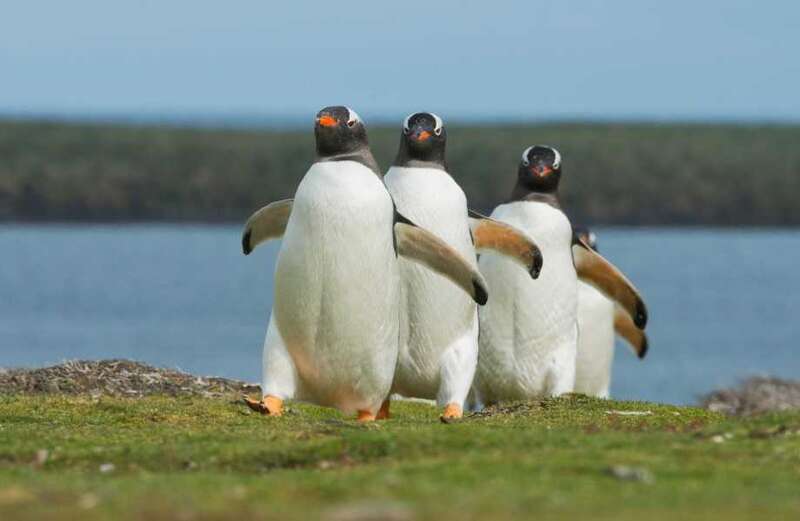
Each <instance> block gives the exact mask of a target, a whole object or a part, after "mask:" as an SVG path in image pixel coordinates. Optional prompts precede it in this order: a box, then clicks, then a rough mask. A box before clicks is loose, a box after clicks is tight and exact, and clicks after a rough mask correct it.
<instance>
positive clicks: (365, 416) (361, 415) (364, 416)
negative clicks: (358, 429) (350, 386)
mask: <svg viewBox="0 0 800 521" xmlns="http://www.w3.org/2000/svg"><path fill="white" fill-rule="evenodd" d="M356 420H358V421H360V422H361V423H367V422H373V421H375V415H374V414H372V413H371V412H370V411H358V416H357V417H356Z"/></svg>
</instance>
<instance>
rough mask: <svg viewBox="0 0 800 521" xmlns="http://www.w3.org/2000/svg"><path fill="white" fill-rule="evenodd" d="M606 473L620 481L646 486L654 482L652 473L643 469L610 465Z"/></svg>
mask: <svg viewBox="0 0 800 521" xmlns="http://www.w3.org/2000/svg"><path fill="white" fill-rule="evenodd" d="M608 473H609V474H610V475H612V476H614V477H615V478H617V479H619V480H621V481H639V482H641V483H648V484H650V483H653V482H655V478H654V477H653V474H652V472H650V471H649V470H647V469H645V468H643V467H628V466H626V465H612V466H611V467H609V468H608Z"/></svg>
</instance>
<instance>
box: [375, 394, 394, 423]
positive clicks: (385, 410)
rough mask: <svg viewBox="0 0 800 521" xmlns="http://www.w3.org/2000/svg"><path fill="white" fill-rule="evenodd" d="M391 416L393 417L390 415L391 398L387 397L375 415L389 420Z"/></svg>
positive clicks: (377, 417) (377, 418)
mask: <svg viewBox="0 0 800 521" xmlns="http://www.w3.org/2000/svg"><path fill="white" fill-rule="evenodd" d="M389 418H391V416H390V415H389V398H386V399H385V400H384V401H383V403H382V404H381V408H380V409H379V410H378V414H376V415H375V419H376V420H388V419H389Z"/></svg>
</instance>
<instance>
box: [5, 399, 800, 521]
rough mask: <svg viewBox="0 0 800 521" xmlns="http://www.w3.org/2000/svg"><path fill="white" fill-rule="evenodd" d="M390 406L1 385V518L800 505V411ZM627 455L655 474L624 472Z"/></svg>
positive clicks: (722, 511)
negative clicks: (467, 411) (39, 392)
mask: <svg viewBox="0 0 800 521" xmlns="http://www.w3.org/2000/svg"><path fill="white" fill-rule="evenodd" d="M615 410H635V411H651V414H649V415H643V416H625V415H619V414H615V413H614V414H609V413H608V411H615ZM393 414H394V417H393V419H391V420H389V421H385V422H380V423H375V424H371V425H359V424H357V423H355V422H354V421H352V420H350V419H349V418H344V417H342V416H341V415H339V414H338V413H336V412H335V411H332V410H329V409H322V408H317V407H312V406H307V405H297V404H295V405H292V406H291V407H290V410H289V413H288V414H287V415H286V416H284V417H283V418H265V417H261V416H259V415H256V414H252V413H250V411H249V410H247V409H246V408H244V407H243V406H241V405H239V404H236V403H233V402H231V401H229V400H223V399H220V400H207V399H189V398H178V399H173V398H161V397H159V398H147V399H141V400H124V399H111V398H102V399H99V400H92V399H91V398H66V397H14V396H12V397H0V519H3V520H7V519H8V520H11V519H83V520H91V519H103V518H110V517H113V518H114V519H257V518H267V519H307V518H309V517H311V518H314V517H318V516H323V517H332V518H336V519H364V518H365V517H363V516H362V517H359V511H360V512H361V514H363V513H364V512H365V511H366V513H371V514H373V515H378V514H380V513H381V512H380V509H381V508H383V509H387V511H384V512H383V515H389V514H392V515H395V516H396V517H397V518H398V519H436V520H443V519H487V518H488V519H491V520H493V521H501V520H505V519H520V518H532V519H554V518H565V517H566V518H573V519H575V518H592V519H615V520H618V519H637V520H642V519H645V520H647V521H653V520H661V519H670V520H672V519H675V518H676V515H680V516H681V521H683V520H686V519H708V518H720V519H726V520H738V519H767V518H773V519H790V518H794V519H797V518H798V516H800V414H798V413H792V414H789V413H786V414H781V415H773V416H763V417H759V418H755V419H747V420H731V419H726V418H723V417H721V416H719V415H716V414H713V413H709V412H706V411H702V410H699V409H694V408H686V407H672V406H662V405H655V404H647V403H632V402H610V401H602V400H594V399H588V398H585V397H578V396H572V397H566V398H561V399H554V400H547V401H544V402H541V403H538V402H537V403H534V404H531V405H530V406H526V405H522V406H519V407H511V408H509V409H508V410H506V411H505V412H502V413H498V414H495V415H492V416H473V417H469V418H466V419H464V420H463V421H461V422H460V423H457V424H451V425H443V424H440V423H439V421H438V420H437V417H438V411H437V410H436V409H435V408H432V407H429V406H427V405H424V404H415V403H402V404H394V405H393ZM43 449H44V450H47V451H48V453H49V455H48V458H47V459H46V461H45V462H44V464H40V463H37V461H36V460H37V457H36V454H37V451H41V450H43ZM108 463H111V464H113V465H114V469H113V470H111V471H109V472H101V470H100V468H101V466H102V465H105V464H108ZM620 465H624V466H629V467H634V468H638V469H644V470H645V471H646V473H649V474H650V475H651V476H652V479H643V480H624V479H620V478H618V477H615V476H613V475H612V474H611V472H609V468H610V467H613V466H620ZM376 505H377V506H376ZM359 509H360V510H359ZM676 512H678V514H676ZM337 516H338V517H337Z"/></svg>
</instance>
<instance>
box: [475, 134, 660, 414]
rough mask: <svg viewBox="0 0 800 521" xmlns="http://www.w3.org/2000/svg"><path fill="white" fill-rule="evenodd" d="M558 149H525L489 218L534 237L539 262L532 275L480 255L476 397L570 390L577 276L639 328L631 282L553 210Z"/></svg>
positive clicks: (640, 313)
mask: <svg viewBox="0 0 800 521" xmlns="http://www.w3.org/2000/svg"><path fill="white" fill-rule="evenodd" d="M560 179H561V154H559V152H558V150H556V149H554V148H551V147H549V146H544V145H534V146H531V147H528V148H527V149H525V151H524V152H523V154H522V158H521V160H520V163H519V167H518V172H517V182H516V185H515V187H514V189H513V191H512V193H511V199H510V200H509V201H508V202H506V203H504V204H501V205H499V206H498V207H497V208H496V209H495V210H494V211H493V212H492V214H491V217H492V218H494V219H497V220H499V221H503V222H506V223H508V224H511V225H512V226H515V227H517V228H519V229H520V230H522V231H524V232H525V233H527V234H528V235H529V236H532V237H536V241H537V244H538V245H539V247H540V248H541V250H542V254H543V256H544V257H545V258H546V259H547V262H546V263H545V264H544V266H543V267H542V272H541V274H540V275H539V278H538V279H537V280H536V281H532V280H530V278H529V277H525V276H523V275H522V274H521V273H520V270H515V269H512V267H511V266H510V265H509V261H508V259H506V258H504V257H502V256H499V255H496V254H494V253H492V252H489V253H486V254H484V255H481V258H480V260H479V263H478V265H479V268H480V271H481V273H482V274H483V276H484V277H485V279H486V282H487V283H488V284H489V287H490V288H491V290H492V299H491V300H490V301H489V302H488V303H487V305H486V306H484V307H483V308H481V310H480V312H479V319H480V322H479V325H480V344H479V354H478V367H477V371H476V378H475V386H474V391H475V396H474V399H475V400H476V401H477V402H478V403H479V404H491V403H496V402H498V401H505V400H516V399H520V400H524V399H530V398H538V397H543V396H557V395H560V394H564V393H569V392H572V391H573V388H574V384H575V357H576V350H577V343H578V322H577V310H578V279H579V278H580V279H582V280H585V281H587V282H589V283H591V284H593V285H594V286H595V287H597V288H598V289H600V291H602V292H603V293H605V294H606V295H608V296H609V298H611V299H612V300H614V301H615V302H617V303H619V304H620V305H621V306H622V308H623V309H624V310H625V311H626V312H627V313H628V314H629V315H630V316H631V317H632V318H633V321H634V324H635V325H636V327H637V328H639V329H644V327H645V324H646V322H647V311H646V308H645V304H644V301H643V300H642V298H641V296H640V295H639V292H638V291H637V290H636V288H635V287H634V286H633V285H632V284H631V283H630V282H629V281H628V280H627V279H626V278H625V276H624V275H623V274H622V273H620V271H619V270H617V269H616V268H615V267H614V266H612V265H611V264H610V263H609V262H608V261H606V260H605V259H603V258H602V257H601V256H600V255H598V254H597V253H596V252H594V251H593V250H592V249H591V248H589V247H588V246H587V245H586V243H585V242H583V241H582V240H581V239H580V238H579V237H576V236H575V235H574V234H573V231H572V225H571V223H570V220H569V219H568V218H567V216H566V215H565V214H564V212H563V211H562V210H561V206H560V204H559V200H558V186H559V181H560Z"/></svg>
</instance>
